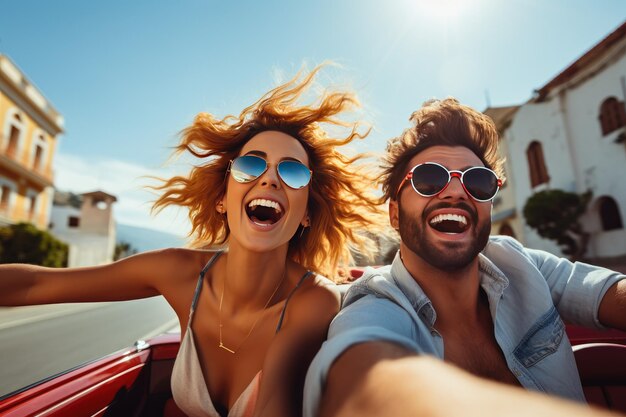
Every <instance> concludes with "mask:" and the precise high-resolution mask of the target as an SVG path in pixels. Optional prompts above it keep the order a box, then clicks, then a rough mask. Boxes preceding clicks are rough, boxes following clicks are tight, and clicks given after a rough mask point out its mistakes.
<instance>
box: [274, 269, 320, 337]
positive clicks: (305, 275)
mask: <svg viewBox="0 0 626 417" xmlns="http://www.w3.org/2000/svg"><path fill="white" fill-rule="evenodd" d="M311 275H315V273H314V272H313V271H306V272H305V273H304V275H302V278H300V281H298V284H297V285H296V286H295V287H294V289H293V290H291V292H290V293H289V295H288V296H287V299H286V300H285V305H284V306H283V311H281V313H280V319H279V320H278V326H276V333H278V331H279V330H280V328H281V326H282V325H283V319H284V318H285V311H287V304H288V303H289V300H290V299H291V296H292V295H293V294H294V293H295V292H296V290H297V289H298V288H300V285H301V284H302V283H303V282H304V280H305V279H306V278H307V277H308V276H311Z"/></svg>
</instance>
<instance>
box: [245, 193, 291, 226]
mask: <svg viewBox="0 0 626 417" xmlns="http://www.w3.org/2000/svg"><path fill="white" fill-rule="evenodd" d="M284 213H285V212H284V210H283V208H282V207H281V206H280V204H279V203H278V202H276V201H272V200H266V199H263V198H256V199H254V200H252V201H250V202H249V203H248V205H247V207H246V214H247V215H248V217H249V218H250V220H252V222H254V223H256V224H258V225H262V226H270V225H273V224H274V223H276V222H278V221H279V220H280V219H281V218H282V217H283V214H284Z"/></svg>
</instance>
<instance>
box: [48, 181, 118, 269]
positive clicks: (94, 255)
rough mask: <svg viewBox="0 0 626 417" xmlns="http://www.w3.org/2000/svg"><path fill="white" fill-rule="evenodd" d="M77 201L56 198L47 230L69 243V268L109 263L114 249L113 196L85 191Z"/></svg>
mask: <svg viewBox="0 0 626 417" xmlns="http://www.w3.org/2000/svg"><path fill="white" fill-rule="evenodd" d="M80 197H81V200H82V202H81V203H80V208H78V207H76V206H77V205H78V204H71V203H70V202H69V201H60V200H61V199H59V198H57V199H55V204H54V205H53V207H52V214H51V222H50V232H51V233H52V234H54V235H55V236H56V237H57V238H58V239H60V240H62V241H64V242H66V243H67V244H68V245H69V257H68V265H67V266H69V267H75V266H91V265H100V264H104V263H108V262H111V261H112V260H113V255H114V252H115V239H116V236H115V219H114V217H113V203H115V202H116V201H117V198H115V196H112V195H110V194H107V193H104V192H102V191H94V192H91V193H85V194H82V195H81V196H80Z"/></svg>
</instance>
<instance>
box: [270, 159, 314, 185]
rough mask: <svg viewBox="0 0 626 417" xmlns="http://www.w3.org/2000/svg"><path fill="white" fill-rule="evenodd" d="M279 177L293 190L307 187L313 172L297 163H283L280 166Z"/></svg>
mask: <svg viewBox="0 0 626 417" xmlns="http://www.w3.org/2000/svg"><path fill="white" fill-rule="evenodd" d="M278 175H280V178H281V179H282V180H283V182H284V183H285V184H287V185H288V186H289V187H291V188H295V189H296V190H297V189H299V188H303V187H305V186H306V185H307V184H308V183H309V181H310V180H311V171H309V169H308V168H307V167H306V166H305V165H304V164H302V163H300V162H297V161H282V162H281V163H279V164H278Z"/></svg>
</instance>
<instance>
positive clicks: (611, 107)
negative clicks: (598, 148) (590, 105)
mask: <svg viewBox="0 0 626 417" xmlns="http://www.w3.org/2000/svg"><path fill="white" fill-rule="evenodd" d="M598 119H600V127H601V128H602V134H603V135H608V134H609V133H611V132H613V131H615V130H617V129H619V128H620V127H622V126H624V125H626V110H625V109H624V102H623V101H619V100H618V99H617V98H615V97H609V98H607V99H606V100H604V101H603V102H602V104H601V105H600V116H599V117H598Z"/></svg>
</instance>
